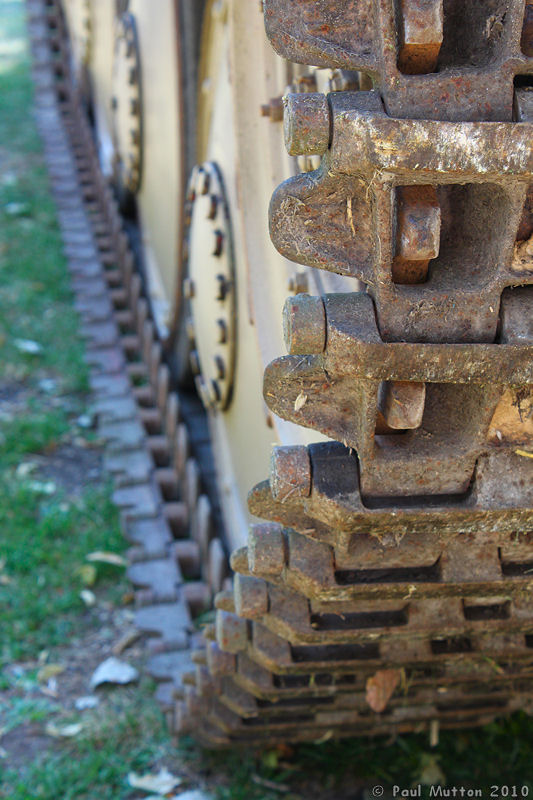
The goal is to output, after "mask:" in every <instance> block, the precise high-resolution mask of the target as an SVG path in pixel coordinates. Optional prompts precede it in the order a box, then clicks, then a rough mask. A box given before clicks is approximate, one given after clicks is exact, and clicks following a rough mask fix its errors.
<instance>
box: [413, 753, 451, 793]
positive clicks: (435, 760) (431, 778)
mask: <svg viewBox="0 0 533 800" xmlns="http://www.w3.org/2000/svg"><path fill="white" fill-rule="evenodd" d="M419 783H420V784H422V786H436V785H439V786H444V784H445V783H446V776H445V775H444V773H443V771H442V770H441V768H440V765H439V756H436V755H433V754H432V753H422V755H421V757H420V773H419V775H418V778H417V779H416V781H415V783H414V784H413V785H417V784H419Z"/></svg>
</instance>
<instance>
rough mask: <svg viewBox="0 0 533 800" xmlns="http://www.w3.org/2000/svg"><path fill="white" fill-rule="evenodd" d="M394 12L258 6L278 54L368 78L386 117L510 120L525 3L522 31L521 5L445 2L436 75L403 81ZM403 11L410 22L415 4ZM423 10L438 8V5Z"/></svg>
mask: <svg viewBox="0 0 533 800" xmlns="http://www.w3.org/2000/svg"><path fill="white" fill-rule="evenodd" d="M395 5H396V4H395V3H394V2H393V0H379V2H373V0H348V1H347V2H345V3H343V4H342V8H339V4H338V3H337V2H336V0H323V2H321V3H320V10H319V12H317V8H316V2H315V0H294V1H293V2H291V3H287V2H286V0H265V2H264V3H263V7H264V11H265V25H266V30H267V34H268V36H269V38H270V41H271V42H272V45H273V46H274V49H275V50H276V51H277V52H278V53H280V55H282V56H284V57H285V58H288V59H289V60H291V61H296V62H298V63H303V64H313V65H315V66H318V67H340V68H342V69H351V70H359V71H361V72H363V73H367V74H368V75H370V76H371V77H372V78H373V80H374V81H375V85H376V88H377V89H378V91H379V92H380V94H381V96H382V97H383V100H384V103H385V107H386V109H387V111H388V112H389V114H391V115H392V116H397V117H406V118H414V119H441V120H510V119H511V118H512V104H513V81H514V78H515V76H516V75H527V74H531V72H532V70H533V66H532V62H531V57H530V50H529V49H528V45H527V42H528V41H529V38H530V37H529V33H528V31H529V30H530V22H529V19H530V14H531V11H530V6H529V4H528V7H527V16H526V20H525V24H524V1H523V0H499V2H496V3H494V4H486V3H471V2H465V1H464V0H454V2H449V3H447V4H446V6H447V8H446V13H445V16H444V23H443V42H442V45H441V47H440V50H439V54H438V58H437V68H438V72H436V73H434V74H431V75H430V76H426V75H424V74H421V75H420V74H419V75H404V74H402V72H401V70H400V68H399V65H398V59H399V51H400V52H401V50H402V44H401V42H402V39H401V34H400V31H399V30H398V25H397V20H398V17H397V15H396V10H395ZM402 5H403V7H404V9H406V10H407V11H408V15H409V17H410V19H412V18H413V17H412V16H411V15H412V14H413V15H414V14H416V6H417V5H420V4H419V3H416V2H414V0H409V2H407V0H406V2H405V3H404V4H402ZM429 5H430V6H431V7H436V8H437V9H438V5H437V4H436V3H433V2H432V3H430V4H429ZM404 13H405V11H404ZM437 28H438V25H435V23H430V24H429V25H428V31H432V35H430V36H429V38H430V39H433V42H434V44H435V45H436V42H437V40H438V35H439V34H438V32H437ZM523 29H524V32H523ZM521 40H522V45H521V44H520V42H521ZM422 66H424V67H427V66H431V65H430V64H424V65H422ZM424 71H425V70H424Z"/></svg>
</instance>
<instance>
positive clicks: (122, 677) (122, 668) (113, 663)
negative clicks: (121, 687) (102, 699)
mask: <svg viewBox="0 0 533 800" xmlns="http://www.w3.org/2000/svg"><path fill="white" fill-rule="evenodd" d="M138 677H139V673H138V671H137V670H136V669H135V667H132V666H131V664H127V663H126V662H125V661H119V659H118V658H114V657H111V658H107V659H106V660H105V661H102V663H101V664H100V665H99V666H98V667H97V668H96V669H95V671H94V672H93V676H92V678H91V688H92V689H94V688H96V686H100V684H102V683H122V684H124V683H132V682H133V681H136V680H137V678H138Z"/></svg>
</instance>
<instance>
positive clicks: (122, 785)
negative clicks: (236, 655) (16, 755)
mask: <svg viewBox="0 0 533 800" xmlns="http://www.w3.org/2000/svg"><path fill="white" fill-rule="evenodd" d="M153 688H154V687H153V685H152V684H151V683H150V682H149V681H147V682H144V683H143V684H141V687H140V688H138V689H135V690H124V689H122V690H115V691H110V692H109V694H108V702H107V704H106V706H105V707H104V706H102V707H100V708H99V709H96V710H95V711H91V712H85V714H84V716H83V717H82V720H83V724H84V728H83V730H82V732H81V734H80V735H79V736H77V737H76V739H75V740H71V741H69V740H66V741H65V743H64V744H62V745H61V746H60V748H59V749H57V750H56V751H55V752H50V751H47V752H43V753H42V755H41V756H38V757H37V758H36V759H35V761H34V762H33V763H32V764H30V765H29V766H28V768H27V769H26V770H25V771H24V773H23V774H21V773H20V772H19V771H16V770H11V769H9V766H7V768H5V769H4V772H3V775H2V771H1V764H0V778H2V781H3V782H2V783H0V798H3V797H5V798H6V800H7V798H9V800H30V798H31V800H57V799H58V798H59V797H60V798H61V800H94V798H99V800H122V798H129V797H132V791H131V789H130V788H129V787H128V785H127V774H128V772H129V771H131V770H133V771H136V772H141V773H142V772H145V771H149V770H150V768H151V767H152V765H153V764H154V762H155V761H158V760H160V759H161V758H165V757H166V758H167V759H168V758H169V757H170V756H171V750H172V746H171V744H170V741H169V738H168V735H167V733H166V731H165V727H164V725H163V721H162V719H161V715H160V714H159V713H158V712H157V709H156V708H155V707H154V704H153V702H152V700H151V694H152V691H153ZM33 713H34V714H37V715H38V713H39V709H37V710H36V709H34V711H33ZM72 719H73V717H72V715H71V717H70V718H69V717H65V718H64V719H63V720H62V722H67V721H71V720H72ZM59 791H60V792H61V793H60V794H58V792H59ZM2 792H4V793H2Z"/></svg>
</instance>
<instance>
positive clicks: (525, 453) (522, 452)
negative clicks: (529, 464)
mask: <svg viewBox="0 0 533 800" xmlns="http://www.w3.org/2000/svg"><path fill="white" fill-rule="evenodd" d="M515 453H516V455H517V456H523V457H524V458H533V453H530V452H529V451H528V450H515Z"/></svg>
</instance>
